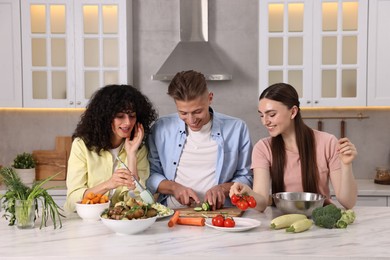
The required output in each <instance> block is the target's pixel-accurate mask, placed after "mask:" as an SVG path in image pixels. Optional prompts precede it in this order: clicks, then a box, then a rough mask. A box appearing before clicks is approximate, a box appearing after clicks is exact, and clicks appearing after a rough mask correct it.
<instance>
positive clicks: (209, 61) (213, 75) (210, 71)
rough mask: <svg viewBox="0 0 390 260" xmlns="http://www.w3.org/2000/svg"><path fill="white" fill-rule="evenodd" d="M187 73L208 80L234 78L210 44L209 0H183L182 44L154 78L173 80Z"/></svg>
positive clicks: (181, 4)
mask: <svg viewBox="0 0 390 260" xmlns="http://www.w3.org/2000/svg"><path fill="white" fill-rule="evenodd" d="M184 70H195V71H198V72H201V73H203V74H204V75H205V77H206V80H231V79H232V75H231V74H230V73H228V72H227V69H226V68H225V66H224V65H223V63H222V62H221V60H220V58H219V57H218V55H217V54H216V52H215V51H214V49H213V48H212V46H211V45H210V43H209V42H208V0H180V42H179V43H178V44H177V45H176V47H175V49H174V50H173V52H172V53H171V54H170V55H169V56H168V58H167V60H166V61H165V62H164V64H163V65H162V66H161V68H160V69H159V70H158V71H157V73H156V74H154V75H152V79H153V80H171V79H172V78H173V77H174V76H175V74H176V73H177V72H180V71H184Z"/></svg>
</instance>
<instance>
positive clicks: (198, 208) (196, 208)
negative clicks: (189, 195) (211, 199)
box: [194, 207, 203, 212]
mask: <svg viewBox="0 0 390 260" xmlns="http://www.w3.org/2000/svg"><path fill="white" fill-rule="evenodd" d="M194 210H195V211H198V212H199V211H202V210H203V209H202V207H195V208H194Z"/></svg>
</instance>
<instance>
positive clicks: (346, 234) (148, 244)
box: [0, 207, 390, 260]
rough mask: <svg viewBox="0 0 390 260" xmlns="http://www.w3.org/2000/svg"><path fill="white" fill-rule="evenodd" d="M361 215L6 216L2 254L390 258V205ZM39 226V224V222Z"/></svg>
mask: <svg viewBox="0 0 390 260" xmlns="http://www.w3.org/2000/svg"><path fill="white" fill-rule="evenodd" d="M355 211H356V213H357V219H356V221H355V223H354V224H353V225H350V226H348V228H347V229H322V228H318V227H315V226H313V227H312V228H311V229H310V230H308V231H306V232H303V233H298V234H291V233H286V232H285V231H284V230H271V229H270V228H269V223H270V220H271V219H272V218H274V217H276V216H278V215H279V212H278V211H277V210H276V209H274V208H268V209H267V210H266V211H265V213H257V212H255V211H252V210H250V211H247V212H246V213H245V214H244V216H243V217H250V218H254V219H258V220H260V221H261V222H262V224H261V226H260V227H257V228H255V229H252V230H250V231H245V232H236V233H228V232H222V231H218V230H215V229H212V228H210V227H207V226H205V227H191V226H180V225H178V226H174V227H173V228H168V226H167V221H168V219H169V218H165V219H160V220H158V221H157V222H156V223H155V224H154V225H153V226H151V227H150V228H149V229H147V230H146V231H145V232H143V233H140V234H136V235H128V236H127V235H117V234H115V233H112V232H111V231H110V230H109V229H108V228H106V227H105V226H104V225H103V224H102V223H101V221H97V222H85V221H83V220H81V219H79V218H78V217H75V216H71V217H70V218H68V219H66V220H64V221H63V227H62V229H56V230H54V229H53V227H52V226H49V227H47V228H44V229H42V230H40V229H39V228H38V227H36V228H34V229H31V230H19V229H17V228H16V227H10V226H8V225H7V224H8V223H7V222H6V221H5V220H4V219H1V220H0V259H9V258H12V259H14V258H20V259H28V258H30V259H32V258H39V259H54V257H56V258H55V259H59V258H60V259H87V258H88V259H114V258H116V257H120V258H121V259H208V260H209V259H223V260H228V259H235V260H237V259H240V260H244V259H255V258H256V259H334V258H340V259H345V258H348V259H358V258H360V259H383V258H390V208H388V207H356V208H355ZM36 226H39V225H38V224H36Z"/></svg>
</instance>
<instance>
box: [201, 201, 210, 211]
mask: <svg viewBox="0 0 390 260" xmlns="http://www.w3.org/2000/svg"><path fill="white" fill-rule="evenodd" d="M202 209H203V210H204V211H209V210H210V204H209V203H208V202H207V201H205V202H203V203H202Z"/></svg>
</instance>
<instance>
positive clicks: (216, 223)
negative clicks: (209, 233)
mask: <svg viewBox="0 0 390 260" xmlns="http://www.w3.org/2000/svg"><path fill="white" fill-rule="evenodd" d="M224 221H225V218H224V217H223V216H222V215H217V216H215V217H213V218H212V219H211V223H212V224H213V226H216V227H223V222H224Z"/></svg>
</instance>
